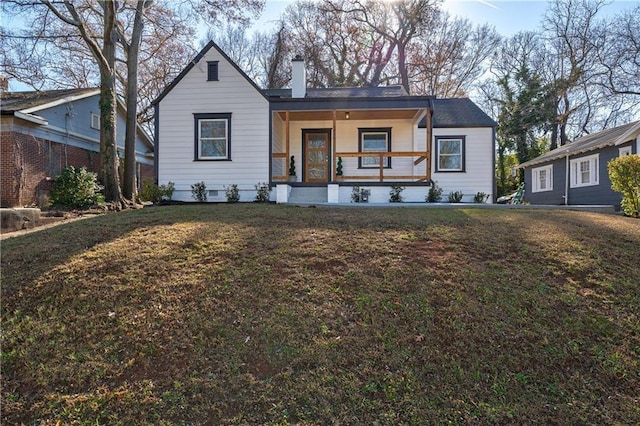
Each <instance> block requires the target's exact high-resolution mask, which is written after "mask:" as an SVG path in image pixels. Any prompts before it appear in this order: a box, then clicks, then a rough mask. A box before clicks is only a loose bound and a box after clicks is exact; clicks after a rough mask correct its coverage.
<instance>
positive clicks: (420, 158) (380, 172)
mask: <svg viewBox="0 0 640 426" xmlns="http://www.w3.org/2000/svg"><path fill="white" fill-rule="evenodd" d="M333 155H334V157H333V158H334V159H337V158H339V157H343V158H353V157H356V158H363V157H378V160H379V165H380V166H379V168H378V174H377V175H362V176H359V175H343V176H337V175H336V167H335V165H334V166H333V167H332V178H333V181H337V180H374V179H377V180H378V181H379V182H384V179H385V178H387V179H406V180H409V179H415V180H417V181H418V182H422V181H428V180H430V179H431V171H430V170H429V162H427V167H426V168H425V174H424V175H415V174H414V175H406V176H399V175H393V174H388V175H385V173H384V171H385V168H384V163H385V161H384V160H385V158H391V157H418V158H417V159H416V160H414V162H413V165H414V166H417V165H418V164H420V163H422V162H423V161H425V160H427V159H428V155H429V153H428V152H426V151H393V152H388V151H385V152H335V153H334V154H333ZM272 157H273V158H284V159H286V158H287V153H284V152H274V153H273V154H272ZM285 170H286V169H285ZM287 179H288V176H273V180H284V181H286V180H287Z"/></svg>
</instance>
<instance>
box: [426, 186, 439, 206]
mask: <svg viewBox="0 0 640 426" xmlns="http://www.w3.org/2000/svg"><path fill="white" fill-rule="evenodd" d="M441 200H442V188H440V187H439V186H438V182H432V183H431V188H429V193H428V194H427V199H426V201H427V203H439V202H440V201H441Z"/></svg>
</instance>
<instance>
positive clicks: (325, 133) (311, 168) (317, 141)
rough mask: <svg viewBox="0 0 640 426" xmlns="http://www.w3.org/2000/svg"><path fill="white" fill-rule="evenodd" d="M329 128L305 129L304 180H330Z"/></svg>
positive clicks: (303, 135)
mask: <svg viewBox="0 0 640 426" xmlns="http://www.w3.org/2000/svg"><path fill="white" fill-rule="evenodd" d="M330 135H331V131H330V130H328V129H320V130H303V131H302V138H303V140H304V181H305V182H328V181H329V164H330V163H331V162H330V161H329V138H330Z"/></svg>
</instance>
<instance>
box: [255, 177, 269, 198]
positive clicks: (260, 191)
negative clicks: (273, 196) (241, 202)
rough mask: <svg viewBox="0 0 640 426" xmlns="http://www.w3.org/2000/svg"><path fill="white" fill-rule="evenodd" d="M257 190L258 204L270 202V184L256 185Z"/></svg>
mask: <svg viewBox="0 0 640 426" xmlns="http://www.w3.org/2000/svg"><path fill="white" fill-rule="evenodd" d="M255 188H256V199H255V202H256V203H267V202H269V194H270V193H271V188H269V184H267V183H264V182H263V183H260V184H258V185H255Z"/></svg>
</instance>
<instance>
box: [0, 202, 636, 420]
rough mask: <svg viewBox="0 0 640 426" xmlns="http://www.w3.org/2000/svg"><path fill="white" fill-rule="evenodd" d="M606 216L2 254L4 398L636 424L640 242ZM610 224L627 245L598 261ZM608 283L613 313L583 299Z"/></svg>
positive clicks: (286, 231)
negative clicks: (622, 277)
mask: <svg viewBox="0 0 640 426" xmlns="http://www.w3.org/2000/svg"><path fill="white" fill-rule="evenodd" d="M576 217H577V219H576ZM496 218H499V220H496ZM618 222H619V221H618V220H616V223H618ZM621 223H623V224H626V222H624V221H623V222H621ZM629 223H631V225H632V226H633V225H636V223H637V222H629ZM505 224H506V225H508V226H507V227H505ZM605 224H606V216H602V215H589V214H581V213H579V214H576V213H573V212H539V211H536V212H531V211H527V212H524V211H517V212H515V211H514V212H498V211H479V210H464V209H461V210H450V209H446V210H435V209H428V210H427V209H425V210H421V209H402V208H400V209H389V208H385V209H371V210H370V209H366V210H362V209H344V208H341V209H331V208H299V207H291V206H271V205H206V206H180V207H173V206H169V207H159V208H150V209H144V210H141V211H132V212H124V213H117V214H113V215H108V216H104V217H97V218H95V219H90V220H88V221H80V222H74V223H70V224H65V225H61V226H60V227H58V228H56V229H48V230H43V231H42V232H37V233H34V234H30V235H25V236H23V237H17V238H14V239H11V240H9V241H6V242H3V250H2V268H3V286H2V293H3V300H2V304H3V312H4V314H5V315H7V314H8V315H9V317H10V318H9V322H10V323H9V324H7V323H5V325H7V326H8V327H9V332H10V333H9V334H8V335H9V337H8V339H9V340H11V339H14V340H11V341H10V342H6V343H5V344H4V345H3V347H4V348H3V349H5V350H8V353H7V355H6V357H5V358H3V375H4V378H5V385H8V387H7V388H6V389H7V394H10V395H12V397H13V398H15V399H16V400H17V401H18V402H20V403H23V404H24V407H36V406H38V404H40V406H42V404H43V402H42V401H49V402H47V404H49V406H50V407H51V408H46V407H45V410H46V409H49V410H50V411H49V412H46V411H45V412H44V414H42V413H38V416H36V417H37V418H41V417H42V416H44V417H45V418H46V417H47V416H49V417H50V418H57V417H60V416H61V414H60V413H63V412H64V410H67V411H71V410H72V409H75V408H76V407H81V408H82V409H84V410H87V411H86V412H84V413H80V414H77V417H79V418H83V417H82V415H84V416H85V418H89V417H86V416H87V415H88V414H90V415H92V416H95V417H96V418H97V417H98V416H99V415H104V416H105V418H103V422H105V423H108V420H109V419H108V417H106V416H107V415H108V414H103V413H112V415H114V416H116V417H114V418H112V419H111V420H113V419H120V420H121V421H122V422H124V423H126V422H127V421H126V420H130V421H131V420H132V419H135V418H136V417H135V416H147V417H140V418H147V419H150V420H149V421H150V422H152V420H151V417H149V416H150V414H149V413H157V414H158V415H159V416H160V418H169V419H175V420H176V422H178V421H179V420H182V421H189V420H193V422H194V423H198V422H202V421H203V419H206V418H208V419H209V421H214V420H212V419H219V420H221V422H222V421H230V419H231V418H233V417H234V416H236V415H239V414H242V415H246V416H247V417H246V418H244V419H243V420H244V421H245V422H248V423H250V422H251V420H255V423H266V422H267V421H269V420H270V421H275V420H276V419H278V418H279V417H278V416H280V415H282V416H284V414H283V413H285V414H286V413H289V416H290V417H288V420H290V421H293V422H295V420H296V418H297V419H298V420H300V421H305V420H306V421H311V422H313V421H315V422H318V421H320V422H323V421H325V422H327V423H328V422H330V420H331V419H332V418H333V419H334V420H335V419H336V417H332V415H336V414H338V415H347V414H351V415H353V416H356V417H357V416H366V415H369V416H373V417H379V416H380V415H382V414H384V413H386V412H393V411H394V410H395V412H397V413H399V415H400V416H401V417H399V418H404V419H407V418H408V417H402V415H403V414H404V415H405V416H406V415H408V414H409V412H411V411H412V410H413V414H414V415H416V416H417V417H415V419H422V420H423V421H424V420H425V419H427V420H429V419H431V420H433V422H434V423H435V422H436V421H437V420H438V419H440V420H442V419H443V418H444V417H438V414H441V415H442V414H447V415H448V416H449V417H448V419H449V420H451V422H454V423H455V422H456V421H457V422H458V423H460V422H462V417H460V416H461V415H462V414H460V415H458V414H456V412H458V411H459V412H460V413H465V414H464V415H466V416H469V417H466V420H468V422H470V423H473V422H474V421H475V422H478V420H480V423H483V421H482V420H484V422H486V423H511V422H513V417H511V418H510V417H509V414H512V413H515V415H516V416H518V417H515V418H523V419H531V420H541V422H542V423H549V422H551V421H552V420H553V419H556V416H557V419H559V420H558V422H560V423H562V421H563V420H567V419H570V418H572V417H571V415H575V416H574V419H583V420H584V419H585V418H586V419H589V414H590V411H589V410H590V409H592V408H594V407H595V408H596V409H599V410H601V412H603V413H608V412H614V413H631V411H630V409H629V408H628V406H623V407H622V408H620V407H615V406H614V404H617V403H620V404H629V401H630V400H631V399H633V395H634V393H633V389H634V388H635V389H637V387H636V386H635V385H637V384H638V380H637V376H634V375H633V368H634V367H633V365H634V364H633V363H632V362H631V361H633V359H634V358H631V357H632V355H633V354H634V350H637V349H633V348H634V346H633V345H634V341H633V340H632V339H633V335H634V334H633V332H632V333H631V334H628V333H627V334H625V330H624V324H625V323H624V321H625V320H624V318H625V315H626V318H627V320H626V321H629V319H630V318H634V317H633V315H636V316H635V318H637V310H638V308H637V305H635V306H633V305H632V304H630V302H631V301H633V300H637V295H638V290H637V289H632V288H630V286H623V287H622V288H620V286H619V285H618V284H619V283H613V284H612V290H608V284H607V283H605V282H602V281H604V280H606V277H607V272H608V271H611V269H612V268H615V267H616V266H615V265H616V264H615V261H616V259H617V260H618V261H620V262H623V264H624V265H628V264H629V262H631V261H632V259H634V256H635V259H637V256H638V246H639V245H640V235H639V233H638V231H633V232H625V228H624V225H621V226H608V227H607V226H605ZM604 228H606V229H607V230H608V231H607V232H608V238H610V239H611V241H615V242H616V243H615V244H621V245H620V246H617V247H620V248H621V249H622V250H623V251H625V254H624V255H621V256H620V255H619V256H618V258H613V256H612V255H609V254H607V253H598V252H594V251H593V250H591V249H590V244H591V243H594V242H596V241H597V240H598V239H599V238H600V239H601V238H602V229H604ZM505 230H506V231H505ZM605 247H606V246H605ZM131 253H136V257H135V259H136V261H135V262H132V260H131V256H129V255H130V254H131ZM616 253H619V252H618V251H617V250H616ZM638 274H639V272H638V271H635V272H632V273H631V274H629V278H630V279H636V278H637V279H638V280H639V281H640V277H639V276H638ZM102 280H104V283H103V282H102ZM636 282H637V281H636ZM582 284H584V285H582ZM587 284H588V285H587ZM597 284H602V286H601V287H602V291H603V292H605V293H606V291H612V292H613V293H611V294H610V297H611V298H612V299H613V301H614V302H615V303H614V304H612V303H609V301H607V300H604V299H603V298H602V297H595V296H593V295H592V294H591V295H590V294H581V293H580V292H579V291H578V288H591V287H593V286H595V285H597ZM589 286H591V287H589ZM22 287H28V288H25V291H24V298H23V296H21V295H20V296H19V295H18V294H16V291H17V290H21V289H22ZM46 287H48V288H46ZM592 290H593V289H592ZM594 291H595V290H594ZM600 294H601V293H600V290H598V295H600ZM7 295H8V296H9V297H5V296H7ZM39 295H43V296H44V297H37V296H39ZM605 295H606V294H605ZM634 298H635V299H634ZM612 305H613V306H612ZM14 310H15V315H12V314H14V312H12V311H14ZM594 312H596V315H594ZM29 316H30V317H31V318H28V317H29ZM601 319H602V320H601ZM16 324H17V325H16ZM36 327H40V328H36ZM48 327H54V328H48ZM55 327H58V328H55ZM630 337H631V339H629V338H630ZM29 339H31V340H33V341H29ZM621 340H626V341H625V342H621ZM41 342H42V343H41ZM7 343H8V344H7ZM636 347H640V346H636ZM60 348H61V349H60ZM14 350H15V353H16V354H19V355H12V354H13V352H12V351H14ZM61 350H62V351H63V352H64V353H60V351H61ZM20 351H22V352H20ZM219 354H222V355H223V356H219ZM11 357H13V358H11ZM616 357H617V358H616ZM635 359H637V357H636V358H635ZM51 360H56V361H55V362H52V361H51ZM625 372H626V376H620V374H622V373H625ZM613 379H616V381H615V382H614V381H613ZM150 383H152V384H153V386H155V387H156V388H155V389H151V387H150ZM39 384H42V385H44V386H46V387H45V388H43V387H41V386H40V387H39V386H38V385H39ZM96 389H97V390H96ZM589 389H596V391H593V392H591V391H590V390H589ZM101 392H102V393H101ZM585 392H586V393H588V396H584V397H583V396H582V394H583V393H585ZM74 395H75V397H74ZM105 395H106V396H105ZM594 395H597V398H596V397H595V396H594ZM600 395H612V398H609V399H600ZM73 398H77V401H76V402H74V401H73ZM81 398H87V399H86V401H88V402H86V403H83V401H81ZM92 398H94V399H95V400H92ZM127 398H129V399H127ZM341 398H342V399H341ZM6 401H8V402H10V403H13V401H12V400H10V398H8V399H7V400H6ZM363 401H364V402H366V403H367V404H370V405H369V406H365V405H364V402H363ZM3 402H4V401H3ZM93 402H95V404H97V406H98V407H99V408H100V410H102V411H101V413H97V412H93V411H91V410H94V408H91V405H92V404H93ZM55 403H57V404H59V405H60V407H58V406H55ZM30 404H31V405H30ZM358 404H360V405H358ZM579 404H583V405H582V406H577V405H579ZM185 406H186V407H187V411H185V410H184V407H185ZM7 407H8V408H5V406H4V405H3V411H5V410H7V411H11V410H13V412H11V414H12V417H11V416H10V417H9V418H10V419H14V420H16V419H17V420H21V421H23V420H31V419H30V417H29V414H30V413H29V412H28V411H27V409H25V408H22V409H21V407H19V406H11V405H8V406H7ZM180 407H183V409H182V410H181V409H180ZM340 407H342V409H343V411H339V409H340ZM345 407H346V408H345ZM199 410H200V411H199ZM205 410H212V411H211V413H209V412H206V414H205ZM278 410H280V411H278ZM305 410H308V412H307V411H305ZM335 410H338V411H335ZM403 410H406V411H403ZM437 410H440V411H437ZM474 410H475V411H474ZM114 413H115V414H114ZM292 413H293V414H292ZM416 413H417V414H416ZM190 415H193V416H194V417H191V418H189V417H188V416H190ZM429 415H431V416H433V417H431V418H430V417H428V416H429ZM591 415H592V416H593V413H591ZM605 415H606V414H605ZM117 416H121V417H117ZM127 416H129V417H127ZM251 416H254V417H251ZM305 416H307V417H305ZM420 416H422V417H420ZM473 416H476V417H473ZM492 416H493V417H492ZM520 416H523V417H520ZM536 416H538V417H536ZM585 416H586V417H585ZM603 416H604V415H603ZM603 416H600V417H591V419H594V418H597V419H603ZM337 418H338V419H340V417H337ZM614 418H615V415H614ZM122 419H124V420H122ZM509 419H510V420H511V421H509ZM67 420H69V421H71V420H73V417H72V415H71V414H70V415H69V417H68V418H67ZM156 420H157V419H156ZM366 420H375V419H374V418H372V417H370V418H367V419H366ZM396 420H397V418H396ZM545 420H546V421H545ZM618 420H624V419H618ZM114 422H115V421H114ZM366 422H367V421H365V423H366ZM418 422H419V421H418V420H416V423H418ZM532 422H533V421H532ZM584 422H585V423H589V422H588V421H586V420H585V421H584ZM345 423H349V422H348V421H345ZM389 423H391V421H390V422H389Z"/></svg>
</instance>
